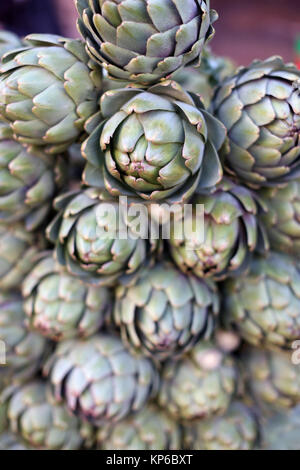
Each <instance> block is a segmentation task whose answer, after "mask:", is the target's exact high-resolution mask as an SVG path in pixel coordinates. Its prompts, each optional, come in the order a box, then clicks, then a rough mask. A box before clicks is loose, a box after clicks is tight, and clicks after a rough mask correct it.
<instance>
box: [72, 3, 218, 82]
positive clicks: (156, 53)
mask: <svg viewBox="0 0 300 470" xmlns="http://www.w3.org/2000/svg"><path fill="white" fill-rule="evenodd" d="M76 5H77V10H78V13H79V20H78V29H79V32H80V33H81V35H82V37H83V38H84V40H85V41H86V48H87V51H88V53H89V55H90V56H91V57H92V59H93V60H95V61H96V62H98V63H100V64H103V66H104V67H105V68H106V70H107V71H108V73H109V75H110V76H111V77H113V78H116V79H120V80H127V81H130V82H135V83H138V84H142V85H150V84H154V83H157V82H159V81H160V80H162V79H164V78H167V77H168V76H170V74H172V73H173V72H175V71H176V70H178V69H179V68H181V67H183V66H186V65H187V64H191V65H192V64H197V65H199V63H200V60H201V53H202V50H203V47H204V44H205V43H206V42H207V41H209V40H210V39H211V38H212V37H213V35H214V28H213V26H212V23H213V22H214V21H215V20H216V19H217V18H218V15H217V14H216V12H215V11H214V10H210V1H209V0H185V2H178V1H176V0H159V1H157V0H115V1H108V0H76Z"/></svg>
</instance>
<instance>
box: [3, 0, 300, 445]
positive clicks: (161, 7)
mask: <svg viewBox="0 0 300 470" xmlns="http://www.w3.org/2000/svg"><path fill="white" fill-rule="evenodd" d="M75 4H76V7H77V11H78V30H79V32H80V34H81V36H82V39H68V38H62V37H59V36H53V35H51V36H50V35H44V34H32V35H30V36H28V37H26V38H24V39H21V38H18V37H16V36H15V35H14V34H12V33H6V32H1V33H0V54H1V57H2V58H1V62H0V449H1V450H2V449H3V450H4V449H8V450H17V449H22V450H24V449H40V450H47V449H51V450H79V449H99V450H170V451H172V450H185V449H186V450H251V449H293V450H300V444H299V439H296V438H295V435H297V436H299V433H300V419H299V416H300V413H299V406H300V365H299V364H300V354H299V351H300V256H299V255H300V252H299V250H300V71H299V70H297V68H296V66H294V65H293V64H285V63H284V62H283V61H282V59H281V58H279V57H271V58H269V59H267V60H263V61H258V60H256V61H255V62H253V63H252V64H250V65H249V66H248V67H241V68H239V69H236V68H235V66H234V64H233V63H232V62H231V61H229V60H228V59H226V58H222V57H216V56H215V55H214V54H213V53H212V52H211V51H210V49H209V46H208V42H209V41H210V40H211V39H212V37H213V35H214V26H213V23H214V22H215V20H216V19H217V13H216V12H215V11H214V10H211V8H210V1H209V0H184V1H183V2H176V1H175V0H160V1H154V0H118V1H109V0H75ZM186 204H189V207H190V208H191V211H190V212H189V215H187V218H188V219H189V222H190V225H189V230H187V231H184V233H183V232H182V233H181V235H180V236H178V227H179V224H180V223H181V222H182V214H183V212H182V209H183V208H184V207H185V205H186ZM199 206H201V207H202V208H203V211H202V213H201V214H202V219H201V220H202V229H203V230H202V231H203V238H201V236H200V233H198V232H197V233H196V234H195V233H194V232H193V230H192V228H193V227H194V226H195V225H197V222H199V217H200V216H199V212H198V210H197V208H198V207H199ZM124 210H125V212H124ZM168 210H169V212H170V213H172V217H171V226H170V231H169V236H163V233H164V234H165V232H164V229H165V218H164V217H165V216H166V214H167V212H168ZM126 211H127V212H126ZM180 211H181V215H180V214H179V213H180ZM139 212H140V213H142V212H143V214H144V215H145V217H146V218H145V219H143V220H144V222H149V221H151V223H152V222H154V225H155V227H156V229H157V233H158V236H153V234H152V233H149V232H148V231H147V233H146V236H144V235H145V233H143V230H142V229H143V226H142V227H141V225H143V223H140V226H138V224H137V222H136V218H135V217H136V215H137V213H139ZM176 213H177V215H176ZM178 214H179V215H178ZM114 216H116V217H114ZM153 216H154V217H153ZM116 218H117V219H118V222H119V224H118V226H117V227H116ZM152 219H154V221H153V220H152ZM191 232H192V233H191ZM124 233H125V234H126V236H124ZM282 435H284V436H285V438H284V439H282Z"/></svg>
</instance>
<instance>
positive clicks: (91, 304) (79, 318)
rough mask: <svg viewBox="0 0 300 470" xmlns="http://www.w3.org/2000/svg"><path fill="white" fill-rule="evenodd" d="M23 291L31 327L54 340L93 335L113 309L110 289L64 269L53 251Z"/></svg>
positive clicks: (39, 265)
mask: <svg viewBox="0 0 300 470" xmlns="http://www.w3.org/2000/svg"><path fill="white" fill-rule="evenodd" d="M22 291H23V298H24V310H25V313H26V314H27V317H28V318H29V324H30V327H31V328H33V329H34V330H35V331H37V332H38V333H40V334H42V335H44V336H46V337H47V338H50V339H52V340H54V341H62V340H65V339H69V338H74V337H83V338H86V337H88V336H91V335H93V334H94V333H96V332H97V331H99V330H100V329H101V328H102V326H103V325H104V322H105V320H106V319H107V318H108V316H109V315H110V313H111V301H112V299H111V293H110V291H109V290H108V289H107V288H106V287H99V286H90V285H86V284H84V283H83V282H81V281H80V280H78V279H77V278H74V277H73V276H70V275H69V274H68V273H65V272H63V271H62V272H60V270H59V266H57V263H55V261H54V259H53V257H52V253H46V254H45V256H44V258H43V259H42V260H41V261H39V262H38V264H37V265H36V266H35V267H34V269H33V270H32V271H31V272H30V273H29V275H28V276H27V277H26V279H25V281H24V283H23V289H22Z"/></svg>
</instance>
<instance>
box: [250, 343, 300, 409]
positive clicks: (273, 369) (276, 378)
mask: <svg viewBox="0 0 300 470" xmlns="http://www.w3.org/2000/svg"><path fill="white" fill-rule="evenodd" d="M243 367H244V369H245V373H246V376H247V379H248V380H247V381H248V387H249V389H250V391H251V393H252V395H253V396H254V398H255V399H256V401H257V402H258V403H259V404H262V405H263V404H267V405H269V406H271V407H277V408H279V407H281V408H291V407H293V406H295V405H297V404H298V403H300V367H299V365H296V364H293V362H292V353H291V352H281V351H280V352H277V351H265V350H260V349H257V348H255V349H254V348H251V349H250V348H249V349H247V351H246V352H245V354H244V355H243Z"/></svg>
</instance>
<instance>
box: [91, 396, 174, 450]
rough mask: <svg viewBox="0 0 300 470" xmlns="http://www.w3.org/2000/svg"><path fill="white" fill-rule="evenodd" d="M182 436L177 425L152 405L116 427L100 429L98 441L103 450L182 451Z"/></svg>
mask: <svg viewBox="0 0 300 470" xmlns="http://www.w3.org/2000/svg"><path fill="white" fill-rule="evenodd" d="M181 434H182V433H181V429H180V426H179V424H178V423H176V422H175V421H173V420H172V419H171V418H170V417H169V416H168V415H167V414H166V413H165V412H164V411H162V410H159V409H158V408H157V407H156V406H154V405H150V406H147V407H146V408H144V409H143V410H142V411H140V412H139V413H137V414H134V415H132V416H130V417H129V418H127V419H125V420H123V421H121V422H120V423H117V424H116V425H115V426H104V427H102V428H100V429H99V431H98V433H97V440H98V442H99V447H100V449H102V450H180V449H181V448H182V447H181V446H182V435H181Z"/></svg>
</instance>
